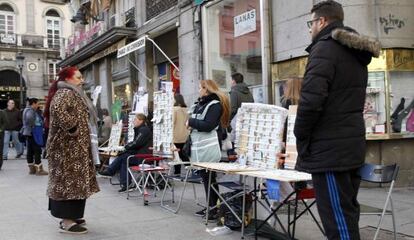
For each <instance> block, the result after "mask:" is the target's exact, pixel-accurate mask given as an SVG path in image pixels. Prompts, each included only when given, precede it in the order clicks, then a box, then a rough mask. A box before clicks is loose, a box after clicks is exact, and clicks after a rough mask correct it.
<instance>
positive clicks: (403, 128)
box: [389, 71, 414, 134]
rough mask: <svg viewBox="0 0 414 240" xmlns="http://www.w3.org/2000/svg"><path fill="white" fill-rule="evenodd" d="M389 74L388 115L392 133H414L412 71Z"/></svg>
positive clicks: (413, 76)
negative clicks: (389, 115)
mask: <svg viewBox="0 0 414 240" xmlns="http://www.w3.org/2000/svg"><path fill="white" fill-rule="evenodd" d="M389 74H390V98H391V99H390V104H391V106H390V114H391V126H392V128H391V130H392V132H393V133H402V134H407V133H414V129H413V127H414V84H413V80H414V71H392V72H390V73H389Z"/></svg>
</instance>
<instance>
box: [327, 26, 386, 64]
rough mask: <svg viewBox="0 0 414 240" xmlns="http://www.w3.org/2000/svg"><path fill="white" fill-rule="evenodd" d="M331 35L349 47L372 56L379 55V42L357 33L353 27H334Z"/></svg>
mask: <svg viewBox="0 0 414 240" xmlns="http://www.w3.org/2000/svg"><path fill="white" fill-rule="evenodd" d="M331 36H332V38H333V39H335V40H336V41H338V42H340V43H341V44H342V45H345V46H347V47H349V48H353V49H357V50H360V51H367V52H370V53H371V54H372V56H374V57H378V56H379V55H380V51H381V44H380V42H379V41H378V40H375V39H372V38H369V37H367V36H362V35H359V34H358V33H357V32H355V31H354V30H353V29H350V28H336V29H334V30H333V31H332V33H331Z"/></svg>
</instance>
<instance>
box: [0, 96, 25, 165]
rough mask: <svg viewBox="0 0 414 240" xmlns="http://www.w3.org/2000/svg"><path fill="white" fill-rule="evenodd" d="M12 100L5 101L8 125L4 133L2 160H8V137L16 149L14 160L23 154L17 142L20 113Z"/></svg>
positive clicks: (20, 120) (20, 125)
mask: <svg viewBox="0 0 414 240" xmlns="http://www.w3.org/2000/svg"><path fill="white" fill-rule="evenodd" d="M15 105H16V103H15V102H14V100H13V99H10V100H9V101H7V108H6V109H5V110H4V113H5V114H6V117H7V120H8V124H7V125H6V126H5V129H4V130H5V131H4V140H5V141H4V146H3V159H6V160H7V158H8V153H9V143H10V137H12V141H13V145H14V147H15V148H16V158H19V157H21V156H22V154H23V144H22V143H21V142H20V141H19V131H20V129H21V128H22V113H21V112H20V110H19V109H17V108H16V106H15Z"/></svg>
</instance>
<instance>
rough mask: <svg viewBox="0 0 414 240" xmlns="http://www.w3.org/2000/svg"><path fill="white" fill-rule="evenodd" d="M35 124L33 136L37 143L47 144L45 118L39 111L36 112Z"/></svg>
mask: <svg viewBox="0 0 414 240" xmlns="http://www.w3.org/2000/svg"><path fill="white" fill-rule="evenodd" d="M35 117H36V120H35V125H34V127H33V129H32V136H33V139H34V141H35V143H36V144H37V145H39V146H40V147H44V146H45V139H44V128H43V118H42V117H41V116H40V115H39V113H35Z"/></svg>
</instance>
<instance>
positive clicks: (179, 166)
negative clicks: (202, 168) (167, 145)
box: [174, 143, 190, 174]
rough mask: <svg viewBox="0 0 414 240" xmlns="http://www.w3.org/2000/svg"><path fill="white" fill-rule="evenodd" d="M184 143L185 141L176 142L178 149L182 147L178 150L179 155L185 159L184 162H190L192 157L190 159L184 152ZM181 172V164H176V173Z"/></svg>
mask: <svg viewBox="0 0 414 240" xmlns="http://www.w3.org/2000/svg"><path fill="white" fill-rule="evenodd" d="M184 144H185V143H174V145H175V146H176V147H177V148H178V149H180V151H178V155H179V156H180V158H181V161H183V162H189V161H190V159H188V157H187V155H186V154H184V152H183V151H182V150H183V147H184ZM180 173H181V165H175V166H174V174H180Z"/></svg>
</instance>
